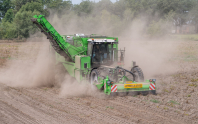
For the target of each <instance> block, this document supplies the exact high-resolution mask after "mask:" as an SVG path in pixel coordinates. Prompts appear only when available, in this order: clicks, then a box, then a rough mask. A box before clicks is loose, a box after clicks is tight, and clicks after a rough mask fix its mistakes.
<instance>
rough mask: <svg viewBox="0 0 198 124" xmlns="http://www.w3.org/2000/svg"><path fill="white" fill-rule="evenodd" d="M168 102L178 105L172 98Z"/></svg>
mask: <svg viewBox="0 0 198 124" xmlns="http://www.w3.org/2000/svg"><path fill="white" fill-rule="evenodd" d="M169 103H171V104H176V105H180V104H179V103H178V102H176V101H173V100H170V101H169Z"/></svg>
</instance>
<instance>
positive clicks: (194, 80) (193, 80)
mask: <svg viewBox="0 0 198 124" xmlns="http://www.w3.org/2000/svg"><path fill="white" fill-rule="evenodd" d="M190 81H191V82H197V81H198V79H191V80H190Z"/></svg>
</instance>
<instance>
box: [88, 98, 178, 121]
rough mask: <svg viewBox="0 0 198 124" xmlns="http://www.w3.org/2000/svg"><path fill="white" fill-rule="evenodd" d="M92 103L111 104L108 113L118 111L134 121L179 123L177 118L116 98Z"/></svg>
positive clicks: (99, 104)
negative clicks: (111, 108)
mask: <svg viewBox="0 0 198 124" xmlns="http://www.w3.org/2000/svg"><path fill="white" fill-rule="evenodd" d="M91 99H92V98H90V99H89V100H88V101H92V100H91ZM94 104H97V105H98V106H105V105H111V106H113V108H114V109H115V110H109V111H111V112H110V114H111V113H114V112H115V111H119V113H120V115H125V116H129V117H125V118H127V119H129V120H131V121H135V122H136V123H160V122H162V121H163V122H168V123H181V122H180V121H179V120H174V119H172V120H170V118H169V117H164V116H163V115H159V114H158V113H156V112H153V111H146V110H145V109H142V108H143V107H142V106H141V107H136V106H135V105H134V104H131V103H127V105H126V103H123V102H122V103H120V102H118V101H117V100H107V101H104V100H103V101H101V100H95V101H94ZM131 106H132V107H131ZM133 106H135V107H133Z"/></svg>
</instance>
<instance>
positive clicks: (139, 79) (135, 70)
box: [131, 66, 144, 82]
mask: <svg viewBox="0 0 198 124" xmlns="http://www.w3.org/2000/svg"><path fill="white" fill-rule="evenodd" d="M131 72H132V73H133V74H135V81H136V82H142V81H144V74H143V72H142V69H141V68H140V67H138V66H136V67H133V68H132V69H131Z"/></svg>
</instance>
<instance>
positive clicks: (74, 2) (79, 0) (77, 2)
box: [71, 0, 116, 4]
mask: <svg viewBox="0 0 198 124" xmlns="http://www.w3.org/2000/svg"><path fill="white" fill-rule="evenodd" d="M71 1H72V3H73V4H79V3H81V2H82V0H71ZM90 1H94V0H90ZM99 1H100V0H95V2H99ZM111 2H116V0H111Z"/></svg>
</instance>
